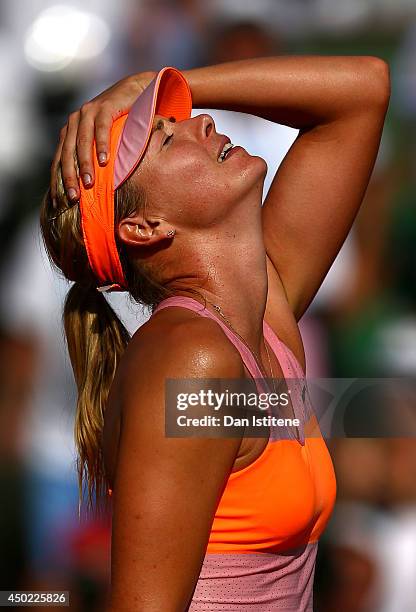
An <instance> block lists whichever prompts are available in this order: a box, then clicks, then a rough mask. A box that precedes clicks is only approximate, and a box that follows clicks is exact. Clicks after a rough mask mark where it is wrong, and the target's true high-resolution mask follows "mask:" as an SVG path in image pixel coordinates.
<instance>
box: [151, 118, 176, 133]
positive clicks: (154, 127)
mask: <svg viewBox="0 0 416 612" xmlns="http://www.w3.org/2000/svg"><path fill="white" fill-rule="evenodd" d="M160 121H162V122H163V125H165V123H168V122H169V121H170V122H172V123H175V122H176V119H175V117H170V118H169V119H167V118H166V117H159V119H158V120H157V121H156V123H155V125H154V126H153V127H152V131H151V132H150V135H152V134H154V133H155V132H157V131H158V127H157V126H158V125H159V122H160Z"/></svg>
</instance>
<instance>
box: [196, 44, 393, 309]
mask: <svg viewBox="0 0 416 612" xmlns="http://www.w3.org/2000/svg"><path fill="white" fill-rule="evenodd" d="M184 74H185V76H186V77H187V79H188V81H189V83H190V86H191V90H192V96H193V103H194V106H196V107H208V108H222V109H225V110H235V111H241V112H246V113H251V114H254V115H258V116H260V117H263V118H265V119H269V120H271V121H274V122H277V123H281V124H285V125H288V126H290V127H294V128H297V129H299V130H300V132H299V135H298V137H297V139H296V141H295V142H294V144H293V145H292V147H291V148H290V150H289V152H288V153H287V155H286V157H285V159H284V160H283V162H282V164H281V166H280V167H279V169H278V171H277V173H276V175H275V177H274V180H273V182H272V185H271V187H270V190H269V193H268V194H267V197H266V200H265V202H264V206H263V233H264V240H265V246H266V251H267V255H268V258H269V264H270V265H269V266H268V267H269V300H268V315H269V318H270V319H273V312H272V307H271V305H273V304H274V303H276V302H277V301H278V299H277V295H278V293H280V292H281V291H282V289H283V290H284V292H285V294H286V298H287V301H288V302H289V305H290V308H291V310H292V311H293V313H294V315H295V317H296V319H299V318H300V317H301V316H302V314H303V313H304V311H305V310H306V308H307V306H308V305H309V303H310V302H311V300H312V298H313V296H314V295H315V293H316V292H317V290H318V289H319V287H320V285H321V283H322V281H323V279H324V277H325V275H326V273H327V272H328V270H329V268H330V266H331V264H332V262H333V261H334V259H335V257H336V255H337V253H338V251H339V249H340V248H341V246H342V244H343V242H344V240H345V238H346V236H347V234H348V232H349V230H350V228H351V225H352V222H353V221H354V218H355V216H356V214H357V212H358V209H359V206H360V204H361V202H362V200H363V197H364V194H365V190H366V188H367V185H368V182H369V179H370V176H371V172H372V169H373V166H374V162H375V159H376V156H377V151H378V147H379V143H380V138H381V134H382V129H383V123H384V117H385V114H386V111H387V107H388V102H389V96H390V81H389V69H388V66H387V64H386V63H385V62H384V61H383V60H381V59H379V58H376V57H372V56H369V57H367V56H365V57H349V56H348V57H322V56H299V57H276V58H260V59H254V60H244V61H239V62H230V63H226V64H219V65H217V66H207V67H204V68H197V69H194V70H190V71H185V73H184ZM273 268H274V270H273ZM273 294H275V297H276V299H274V297H273Z"/></svg>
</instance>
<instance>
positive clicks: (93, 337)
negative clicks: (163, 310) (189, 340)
mask: <svg viewBox="0 0 416 612" xmlns="http://www.w3.org/2000/svg"><path fill="white" fill-rule="evenodd" d="M63 323H64V329H65V335H66V340H67V345H68V352H69V356H70V359H71V364H72V369H73V371H74V376H75V382H76V384H77V388H78V400H77V410H76V416H75V426H74V435H75V444H76V447H77V450H78V456H77V471H78V487H79V510H78V511H79V514H80V512H81V506H82V502H83V485H84V483H85V482H86V484H87V491H88V506H89V508H90V509H92V508H93V507H94V506H95V504H94V501H93V497H94V493H95V497H96V500H95V501H96V506H95V507H96V508H100V507H102V506H103V505H105V500H106V492H107V479H106V475H105V470H104V461H103V451H102V431H103V426H104V410H105V407H106V403H107V399H108V395H109V391H110V387H111V384H112V382H113V379H114V375H115V372H116V368H117V366H118V363H119V361H120V358H121V356H122V354H123V352H124V349H125V348H126V346H127V344H128V342H129V340H130V335H129V333H128V332H127V330H126V328H125V327H124V325H123V324H122V322H121V321H120V319H119V318H118V317H117V315H116V313H115V312H114V310H113V309H112V308H111V306H110V305H109V304H108V302H107V300H106V299H105V297H104V295H103V294H102V293H101V292H99V291H97V289H96V288H95V287H94V286H93V285H89V286H88V285H84V284H81V283H79V282H75V283H74V284H73V285H72V287H71V288H70V290H69V292H68V295H67V296H66V300H65V306H64V312H63ZM103 502H104V504H103Z"/></svg>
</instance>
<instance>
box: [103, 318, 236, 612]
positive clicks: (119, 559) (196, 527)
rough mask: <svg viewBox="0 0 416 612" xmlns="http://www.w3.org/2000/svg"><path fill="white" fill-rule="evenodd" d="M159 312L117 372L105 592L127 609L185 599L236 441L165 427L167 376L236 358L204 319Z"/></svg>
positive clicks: (176, 604) (208, 371)
mask: <svg viewBox="0 0 416 612" xmlns="http://www.w3.org/2000/svg"><path fill="white" fill-rule="evenodd" d="M177 310H178V309H177ZM162 314H163V312H161V313H160V317H156V316H155V317H154V319H152V320H151V321H150V322H148V323H147V324H145V325H144V326H143V328H142V329H140V330H139V332H138V333H136V334H135V336H134V338H133V339H132V342H131V346H129V349H128V350H130V355H128V356H127V361H126V364H127V365H125V366H124V367H123V372H122V375H121V378H122V380H121V386H120V391H121V394H122V400H121V403H122V423H121V433H120V442H119V452H118V460H117V470H116V476H115V481H114V492H113V533H112V593H113V597H114V602H117V601H118V599H119V598H120V599H121V597H122V596H123V597H125V593H126V592H128V597H129V601H128V602H127V603H126V605H127V606H128V604H131V606H132V608H131V609H133V606H138V607H139V608H140V609H142V607H141V606H144V605H145V602H147V601H153V602H154V605H155V608H154V609H158V610H159V609H160V610H162V609H164V610H168V609H169V610H173V609H175V610H176V609H184V608H185V607H186V605H187V603H188V602H189V598H190V597H191V594H192V591H193V588H194V586H195V583H196V580H197V578H198V575H199V572H200V568H201V565H202V561H203V558H204V554H205V551H206V546H207V542H208V538H209V533H210V529H211V524H212V520H213V517H214V514H215V510H216V507H217V505H218V502H219V500H220V498H221V494H222V491H223V490H224V487H225V484H226V482H227V479H228V476H229V474H230V472H231V470H232V466H233V463H234V460H235V457H236V455H237V453H238V449H239V445H240V442H241V440H240V439H239V438H235V437H234V438H225V437H215V438H214V437H213V438H207V437H183V438H174V437H168V436H166V435H165V399H164V388H165V385H164V382H165V379H166V378H167V377H178V378H192V377H207V378H220V377H239V376H240V375H242V364H241V359H240V358H239V355H238V353H237V355H236V354H235V353H234V351H232V350H230V347H229V345H230V343H229V341H228V340H227V339H226V338H221V336H218V331H220V332H221V329H219V330H218V329H217V328H218V327H219V326H218V325H217V324H216V323H215V322H214V321H211V320H207V319H202V317H199V316H198V315H197V317H198V318H196V317H192V316H188V317H186V316H183V315H180V314H179V313H177V316H175V313H172V314H170V315H169V316H167V313H166V315H165V316H164V317H162ZM221 333H222V332H221ZM222 335H223V336H224V334H222ZM231 348H233V347H231ZM184 539H186V541H187V546H186V550H185V549H184V547H183V542H184ZM178 558H180V559H181V563H180V564H178V562H177V560H178ZM127 585H128V588H127ZM132 585H133V586H132ZM123 602H124V599H123ZM126 609H130V608H126ZM134 609H136V608H134ZM143 609H145V608H144V607H143ZM152 609H153V608H152Z"/></svg>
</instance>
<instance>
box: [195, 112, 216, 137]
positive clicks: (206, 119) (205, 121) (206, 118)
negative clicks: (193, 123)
mask: <svg viewBox="0 0 416 612" xmlns="http://www.w3.org/2000/svg"><path fill="white" fill-rule="evenodd" d="M197 119H199V124H198V129H199V132H200V136H201V137H202V138H208V136H209V135H210V134H211V132H213V131H214V132H215V122H214V119H213V118H212V117H211V115H208V113H202V114H201V115H198V117H197Z"/></svg>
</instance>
